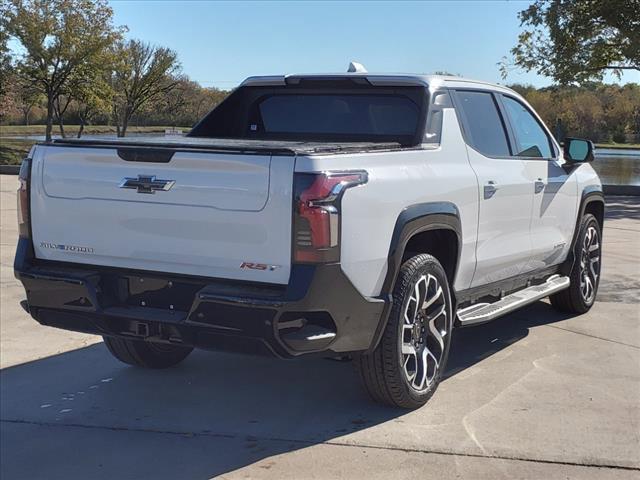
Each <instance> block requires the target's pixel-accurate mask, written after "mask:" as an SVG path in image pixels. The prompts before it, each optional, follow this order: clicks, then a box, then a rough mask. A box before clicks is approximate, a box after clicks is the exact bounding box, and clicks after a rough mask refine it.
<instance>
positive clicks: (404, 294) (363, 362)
mask: <svg viewBox="0 0 640 480" xmlns="http://www.w3.org/2000/svg"><path fill="white" fill-rule="evenodd" d="M452 325H453V322H452V306H451V294H450V291H449V284H448V282H447V276H446V274H445V272H444V269H443V268H442V266H441V265H440V263H439V262H438V260H436V259H435V258H434V257H433V256H431V255H426V254H423V255H417V256H415V257H412V258H410V259H409V260H407V261H406V262H405V263H404V264H403V265H402V268H401V269H400V273H399V275H398V278H397V280H396V287H395V289H394V293H393V305H392V308H391V312H390V314H389V319H388V322H387V326H386V328H385V331H384V333H383V336H382V339H381V340H380V343H379V344H378V346H377V348H376V349H375V350H374V351H373V352H372V353H370V354H366V355H364V354H363V355H360V356H358V357H356V358H354V364H355V366H356V369H357V370H358V372H359V373H360V377H361V378H362V381H363V383H364V385H365V388H366V389H367V391H368V392H369V395H370V396H371V397H372V398H373V399H374V400H375V401H377V402H380V403H385V404H387V405H392V406H397V407H403V408H418V407H420V406H422V405H424V404H425V403H426V402H427V400H429V398H431V396H432V395H433V393H434V392H435V391H436V388H437V387H438V384H439V383H440V379H441V378H442V373H443V371H444V369H445V366H446V363H447V357H448V355H449V346H450V344H451V328H452Z"/></svg>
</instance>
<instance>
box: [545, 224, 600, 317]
mask: <svg viewBox="0 0 640 480" xmlns="http://www.w3.org/2000/svg"><path fill="white" fill-rule="evenodd" d="M600 239H601V234H600V224H599V223H598V220H596V217H594V216H593V215H591V214H590V213H588V214H586V215H585V216H584V217H582V220H581V222H580V227H579V229H578V238H577V239H576V244H575V246H574V252H573V255H574V259H575V260H574V263H573V267H572V269H571V272H570V273H569V279H570V281H571V284H570V286H569V288H567V289H565V290H562V291H561V292H558V293H556V294H554V295H551V296H550V297H549V298H550V300H551V304H552V305H553V306H554V307H555V308H557V309H558V310H560V311H562V312H569V313H585V312H587V311H588V310H589V309H590V308H591V306H592V305H593V303H594V302H595V300H596V293H597V292H598V285H599V283H600V267H601V261H600V259H601V256H602V242H601V240H600Z"/></svg>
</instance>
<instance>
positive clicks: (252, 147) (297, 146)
mask: <svg viewBox="0 0 640 480" xmlns="http://www.w3.org/2000/svg"><path fill="white" fill-rule="evenodd" d="M52 144H53V145H54V146H55V145H61V146H62V145H63V146H67V147H74V146H77V147H98V148H120V147H122V148H127V147H138V148H170V149H175V150H207V151H219V152H231V151H233V152H241V153H252V152H256V153H263V154H264V153H269V154H272V155H304V154H330V153H343V152H344V153H353V152H369V151H378V150H401V149H403V147H402V145H400V144H399V143H394V142H384V143H383V142H340V143H335V142H332V143H326V142H302V141H301V142H296V141H290V140H286V141H285V140H251V139H233V138H203V137H164V136H148V137H147V136H145V137H124V138H117V137H108V138H60V139H55V140H53V142H52ZM49 145H51V144H49Z"/></svg>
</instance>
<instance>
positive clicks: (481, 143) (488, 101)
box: [457, 91, 511, 157]
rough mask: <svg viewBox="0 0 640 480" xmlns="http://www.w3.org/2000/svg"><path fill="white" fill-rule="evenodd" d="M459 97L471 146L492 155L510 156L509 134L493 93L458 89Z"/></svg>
mask: <svg viewBox="0 0 640 480" xmlns="http://www.w3.org/2000/svg"><path fill="white" fill-rule="evenodd" d="M457 97H458V100H459V105H460V107H461V108H462V111H463V114H464V116H465V118H466V127H467V130H468V131H467V136H468V137H469V138H468V140H469V142H471V146H473V147H474V148H475V149H476V150H478V151H479V152H480V153H482V154H484V155H487V156H490V157H505V156H509V155H510V154H511V153H510V152H509V144H508V143H507V136H506V134H505V130H504V125H503V123H502V119H501V117H500V114H499V112H498V107H497V105H496V103H495V101H494V99H493V95H491V94H490V93H484V92H468V91H458V92H457Z"/></svg>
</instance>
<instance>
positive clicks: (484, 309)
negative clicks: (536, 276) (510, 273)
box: [458, 275, 569, 327]
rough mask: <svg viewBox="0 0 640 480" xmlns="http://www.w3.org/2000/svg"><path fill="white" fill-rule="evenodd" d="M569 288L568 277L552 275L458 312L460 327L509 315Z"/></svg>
mask: <svg viewBox="0 0 640 480" xmlns="http://www.w3.org/2000/svg"><path fill="white" fill-rule="evenodd" d="M568 287H569V277H562V276H560V275H552V276H551V277H549V278H548V280H547V281H546V282H544V283H541V284H540V285H534V286H532V287H527V288H525V289H522V290H519V291H517V292H515V293H512V294H511V295H507V296H505V297H503V298H501V299H500V300H498V301H497V302H494V303H477V304H475V305H471V306H470V307H466V308H463V309H462V310H458V319H459V320H460V325H461V326H465V327H466V326H469V325H476V324H479V323H485V322H489V321H491V320H493V319H496V318H498V317H501V316H502V315H506V314H507V313H511V312H513V311H514V310H517V309H519V308H520V307H524V306H525V305H528V304H529V303H533V302H535V301H537V300H540V299H541V298H544V297H546V296H548V295H551V294H553V293H556V292H559V291H560V290H564V289H565V288H568Z"/></svg>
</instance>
